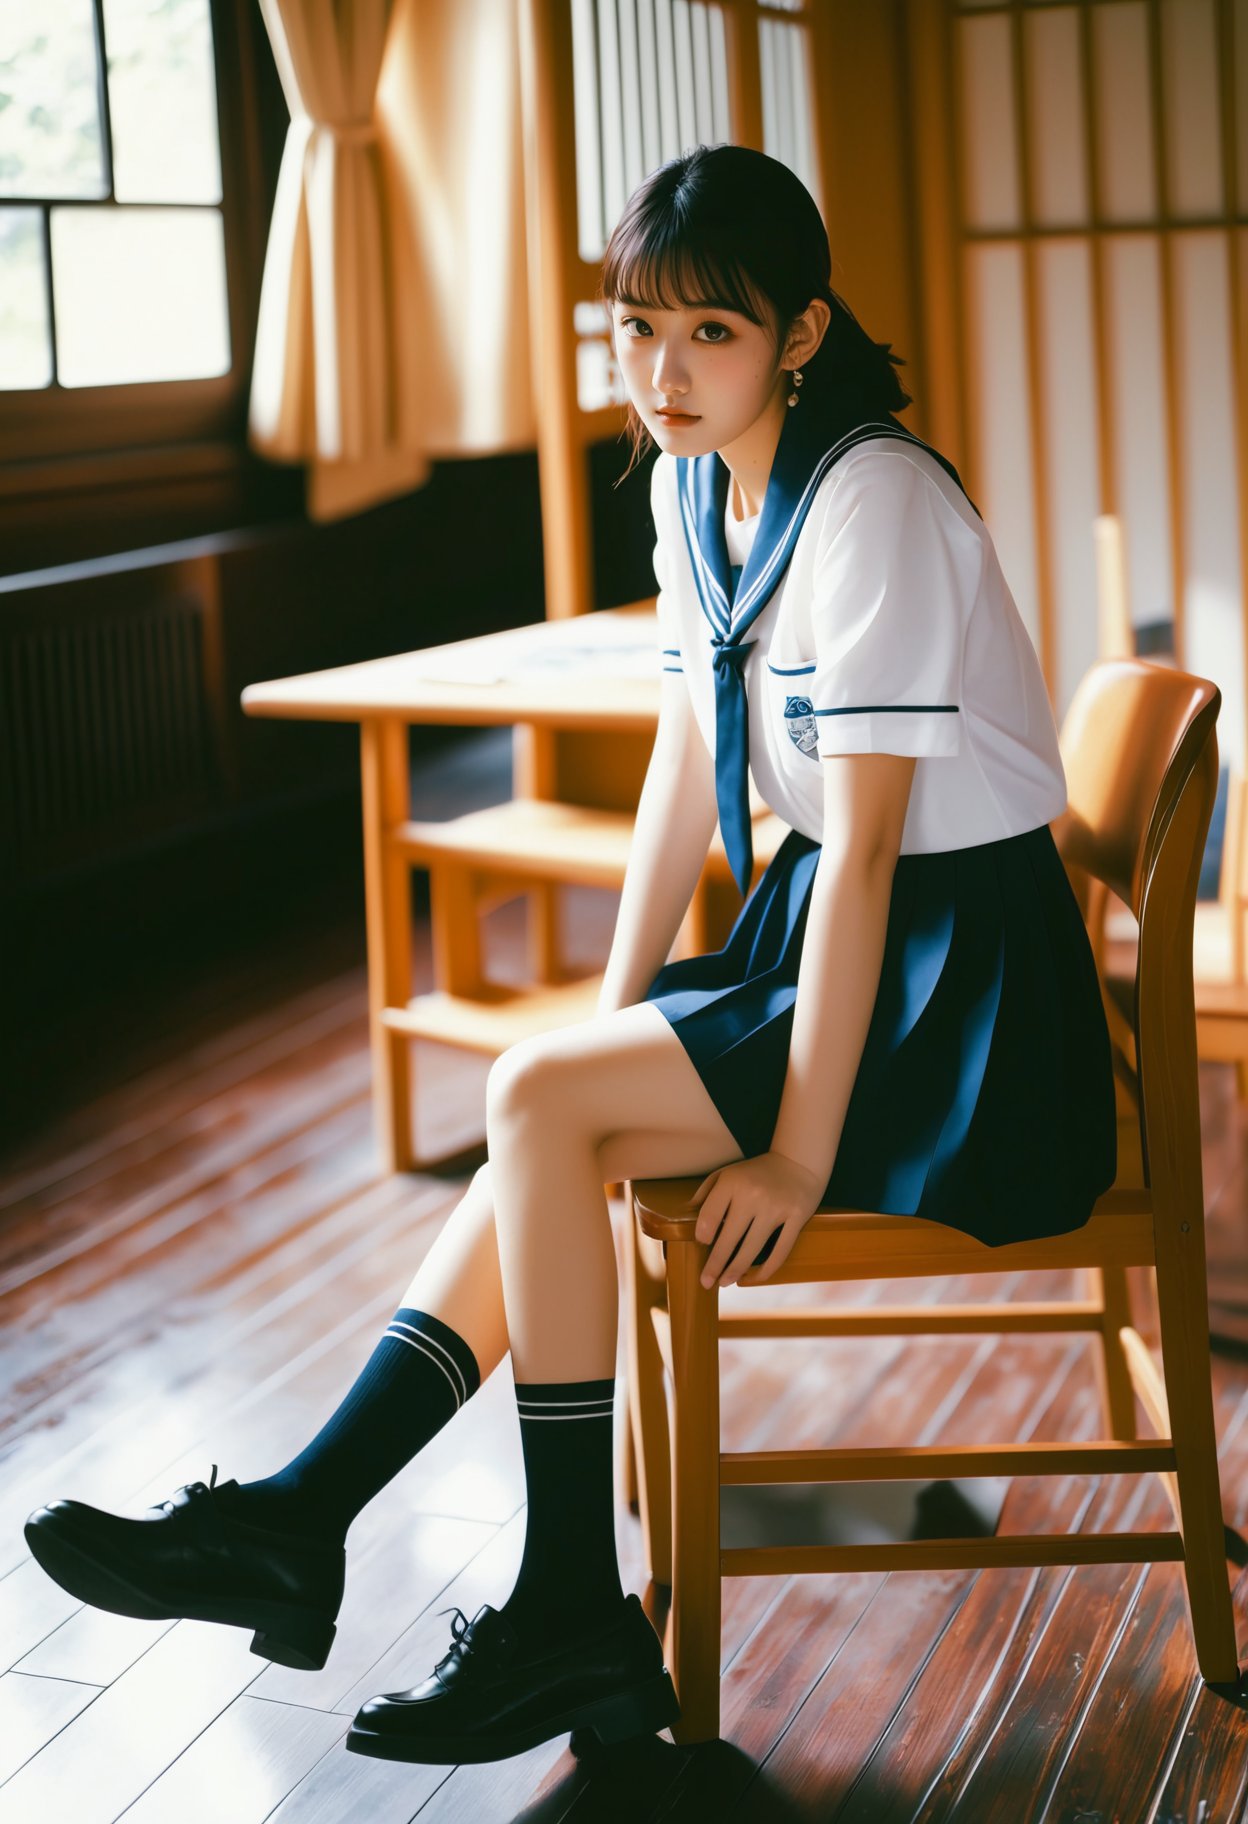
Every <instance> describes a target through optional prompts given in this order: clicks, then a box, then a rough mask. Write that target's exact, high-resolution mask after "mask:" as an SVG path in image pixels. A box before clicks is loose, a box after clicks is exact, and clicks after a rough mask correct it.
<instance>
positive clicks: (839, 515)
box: [642, 395, 1117, 1244]
mask: <svg viewBox="0 0 1248 1824" xmlns="http://www.w3.org/2000/svg"><path fill="white" fill-rule="evenodd" d="M815 403H816V402H815V401H814V400H812V399H811V398H810V397H809V395H807V397H805V398H803V399H802V400H801V402H800V403H799V404H798V405H797V406H796V407H793V408H791V409H790V410H789V412H788V415H787V417H786V419H785V422H784V426H783V428H782V432H781V437H780V442H779V445H778V447H777V450H776V455H775V458H774V461H773V466H772V470H771V474H770V476H769V479H768V484H767V491H766V497H765V500H764V503H763V506H762V510H761V512H760V513H758V514H756V515H754V516H753V517H752V518H750V519H746V520H744V521H738V520H737V519H736V517H735V516H734V514H733V511H732V506H731V502H730V499H729V492H730V479H731V478H730V475H729V471H728V468H727V466H726V465H725V463H724V462H723V460H722V459H721V458H720V456H719V455H718V453H717V452H714V451H712V452H710V453H708V454H706V455H704V456H698V457H693V458H688V457H677V456H674V455H672V454H670V453H668V452H663V453H661V454H660V456H659V458H658V460H657V462H656V463H655V465H654V468H653V470H652V474H651V506H652V510H653V515H654V521H655V531H656V536H657V543H656V546H655V553H654V563H655V574H656V580H657V582H658V586H659V593H658V619H659V647H660V651H661V657H660V660H659V663H660V666H661V669H662V673H663V683H664V688H665V689H686V690H687V691H688V693H689V699H690V703H691V705H692V708H693V712H694V716H695V718H696V721H697V723H698V726H699V728H700V730H701V732H702V735H703V738H704V740H705V742H706V745H707V749H708V751H709V752H710V754H711V755H712V757H713V758H714V760H715V772H716V793H717V798H718V802H719V811H720V825H721V829H722V830H723V834H724V840H725V844H726V846H727V849H728V855H729V861H730V863H731V865H732V867H733V872H734V874H735V875H736V877H737V879H738V882H739V884H741V886H742V890H743V892H744V891H745V890H746V887H747V886H748V882H749V877H750V870H751V866H752V849H751V842H750V816H749V804H748V795H747V793H748V777H747V768H748V775H752V778H753V781H754V785H755V787H756V789H757V791H758V793H759V794H760V795H761V797H762V798H763V799H764V800H765V802H766V803H767V804H768V805H769V806H770V807H771V809H772V810H774V811H775V812H776V813H777V815H778V816H780V817H781V818H782V819H783V820H784V821H785V822H786V823H788V824H789V825H790V834H789V835H788V836H786V837H785V839H784V841H783V842H782V844H781V845H780V848H779V850H778V851H777V853H776V855H775V856H774V858H773V860H772V861H771V863H770V864H769V865H768V867H767V869H766V871H765V873H764V874H763V876H762V878H761V880H760V881H759V882H758V884H757V886H756V887H755V888H754V889H753V891H752V893H750V894H749V896H748V898H747V899H746V900H745V903H744V905H743V907H742V910H741V912H740V914H739V916H738V918H737V920H736V923H735V925H734V926H733V929H732V932H731V933H730V935H729V937H728V939H727V942H726V943H725V945H724V947H723V948H722V949H721V950H718V951H716V952H714V953H712V954H710V955H707V956H699V957H690V958H684V959H681V960H679V961H676V962H670V963H668V964H666V965H665V966H664V967H663V968H662V969H661V970H660V971H659V973H658V975H657V976H656V977H655V979H654V981H653V982H652V983H651V984H650V985H649V987H648V988H647V990H646V993H645V995H644V996H643V997H642V998H643V999H645V1000H650V1001H653V1002H654V1004H655V1005H656V1006H657V1007H658V1008H659V1009H660V1010H661V1011H662V1013H663V1014H664V1015H665V1017H666V1018H667V1019H668V1021H669V1022H670V1023H671V1025H672V1027H673V1029H674V1031H675V1032H676V1034H677V1036H678V1037H679V1038H680V1040H681V1043H682V1044H683V1045H684V1047H685V1049H686V1051H687V1052H688V1054H689V1056H690V1058H691V1060H692V1061H693V1063H694V1066H695V1067H696V1069H697V1070H698V1073H699V1075H700V1077H701V1078H702V1081H703V1082H704V1084H705V1085H706V1088H707V1090H708V1092H709V1094H710V1096H711V1098H712V1100H713V1101H714V1103H715V1105H716V1107H717V1109H718V1110H719V1112H720V1114H721V1115H722V1116H723V1119H724V1121H725V1124H726V1125H727V1127H728V1128H729V1130H730V1131H731V1133H732V1134H733V1137H734V1139H735V1140H736V1142H737V1144H738V1146H739V1147H740V1148H741V1151H742V1153H743V1154H744V1155H745V1156H746V1157H747V1158H748V1157H752V1156H754V1155H756V1154H759V1153H763V1152H766V1151H767V1149H768V1147H769V1146H770V1144H771V1138H772V1134H773V1131H774V1128H775V1123H776V1117H777V1115H778V1113H779V1108H780V1098H781V1094H782V1091H783V1087H784V1076H785V1069H786V1066H787V1060H788V1046H789V1036H790V1032H791V1029H792V1020H793V1005H794V1001H795V998H796V991H797V975H798V965H799V962H800V959H801V948H802V939H803V932H804V928H805V923H806V916H807V911H808V907H809V902H810V893H811V888H812V885H813V880H814V873H815V866H816V863H817V861H818V858H819V852H820V842H821V838H822V832H823V769H824V766H825V764H826V763H827V757H829V756H836V755H843V754H855V753H893V754H907V755H912V756H914V757H915V762H916V764H915V769H914V779H913V785H912V788H911V792H910V799H909V805H908V809H907V813H906V819H905V825H904V828H903V832H902V838H901V847H900V853H899V856H898V860H897V866H896V871H895V873H894V877H893V888H892V896H891V901H890V906H889V912H888V924H887V929H886V935H885V945H884V957H883V962H882V966H881V972H880V982H879V988H878V990H877V994H876V998H875V1004H874V1008H873V1012H872V1016H871V1022H870V1027H869V1030H868V1033H867V1038H866V1042H865V1045H864V1047H863V1051H862V1056H861V1062H860V1064H859V1067H858V1072H857V1077H856V1080H855V1084H854V1088H853V1092H852V1095H851V1097H850V1102H849V1106H848V1109H847V1112H846V1116H845V1120H844V1124H843V1127H842V1132H841V1137H840V1142H839V1146H838V1151H837V1155H836V1161H835V1164H834V1167H833V1170H832V1174H831V1177H830V1179H829V1181H828V1185H827V1188H826V1191H825V1201H827V1202H830V1203H832V1204H839V1205H844V1206H853V1207H855V1208H859V1209H867V1210H877V1211H883V1212H888V1213H892V1214H898V1215H919V1216H926V1217H931V1218H933V1219H934V1220H936V1221H939V1222H944V1223H948V1224H950V1225H951V1226H952V1227H955V1228H959V1229H962V1230H964V1231H965V1232H966V1233H968V1234H972V1235H975V1236H977V1237H978V1238H979V1239H980V1240H982V1241H984V1242H986V1243H989V1244H999V1243H1003V1242H1008V1241H1013V1240H1021V1239H1024V1238H1028V1237H1034V1236H1041V1235H1051V1234H1059V1233H1064V1232H1065V1231H1067V1230H1069V1229H1072V1228H1077V1227H1079V1226H1081V1225H1082V1224H1083V1223H1084V1222H1086V1220H1087V1218H1088V1216H1089V1215H1090V1213H1091V1209H1092V1205H1093V1203H1094V1202H1095V1200H1096V1198H1097V1197H1098V1196H1099V1195H1100V1194H1101V1193H1102V1192H1103V1191H1104V1190H1106V1189H1107V1188H1108V1186H1109V1185H1110V1184H1111V1183H1112V1182H1113V1179H1114V1176H1115V1170H1116V1150H1117V1129H1116V1114H1115V1103H1114V1090H1113V1071H1112V1063H1111V1057H1110V1043H1109V1034H1108V1030H1107V1027H1106V1022H1105V1014H1104V1009H1103V1006H1102V1003H1101V997H1100V989H1099V984H1098V981H1097V975H1096V967H1095V963H1094V960H1093V956H1092V950H1091V946H1090V943H1089V941H1088V936H1087V931H1086V928H1085V926H1084V922H1083V917H1082V914H1081V913H1080V910H1079V905H1078V902H1077V900H1076V898H1075V895H1074V892H1073V890H1072V888H1071V885H1070V882H1069V880H1068V878H1067V875H1066V871H1065V868H1064V866H1063V864H1062V861H1061V858H1060V856H1059V855H1058V852H1057V849H1056V846H1055V844H1054V841H1053V837H1052V833H1051V831H1050V829H1049V822H1050V820H1051V819H1052V818H1054V817H1056V816H1058V815H1059V814H1060V813H1061V811H1062V810H1063V809H1064V808H1065V805H1066V780H1065V774H1064V771H1063V768H1062V761H1061V754H1060V751H1059V747H1058V738H1057V729H1056V726H1055V724H1054V720H1053V714H1052V710H1051V707H1050V704H1049V699H1048V694H1047V691H1046V689H1045V684H1044V679H1043V676H1042V674H1041V671H1040V667H1039V663H1038V661H1037V658H1036V653H1035V650H1034V648H1033V646H1032V644H1031V641H1030V639H1029V637H1028V634H1027V631H1026V629H1025V627H1024V626H1023V623H1022V621H1021V618H1020V617H1019V614H1018V610H1017V608H1016V606H1015V604H1014V601H1013V598H1012V597H1011V595H1010V591H1009V588H1008V586H1007V585H1006V582H1005V578H1004V576H1003V575H1002V572H1001V567H1000V564H999V563H998V561H997V555H996V551H995V549H994V547H993V543H992V540H991V538H990V536H989V534H988V532H987V529H986V527H985V526H984V523H983V520H982V518H981V517H980V515H979V513H978V511H977V509H976V507H975V505H974V503H973V502H972V501H971V500H970V499H969V497H968V496H967V494H966V492H965V490H964V489H963V487H962V483H961V480H960V478H959V476H958V474H957V471H956V470H955V469H954V467H953V465H952V464H951V463H949V462H948V461H947V460H946V459H945V458H944V457H943V456H941V455H940V454H939V453H938V452H937V451H935V450H933V449H932V448H931V446H930V445H928V444H926V443H924V442H923V441H922V440H921V439H919V438H917V437H915V436H914V434H913V433H912V432H910V431H908V430H907V429H906V428H905V427H904V426H903V425H901V424H900V423H898V421H897V420H896V419H895V418H893V417H891V416H887V415H885V416H884V417H881V416H880V415H879V414H878V413H872V412H870V411H869V410H867V409H866V408H864V407H862V406H861V405H859V404H856V403H855V401H854V400H853V398H852V397H849V396H842V397H840V398H839V399H833V400H832V401H831V402H827V403H825V404H824V405H823V406H822V407H821V408H819V407H817V408H816V409H815V410H813V411H812V410H811V407H812V406H815ZM836 1042H837V1039H836V1035H835V1034H829V1035H828V1043H829V1045H830V1046H831V1045H835V1044H836Z"/></svg>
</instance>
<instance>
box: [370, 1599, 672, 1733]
mask: <svg viewBox="0 0 1248 1824" xmlns="http://www.w3.org/2000/svg"><path fill="white" fill-rule="evenodd" d="M441 1613H442V1614H443V1615H445V1614H448V1613H452V1614H453V1615H454V1616H455V1617H456V1619H455V1620H453V1621H452V1622H451V1633H452V1634H453V1635H454V1642H453V1645H452V1646H451V1650H450V1652H449V1653H447V1655H446V1656H445V1658H443V1659H440V1660H439V1661H438V1663H437V1665H436V1666H435V1668H434V1670H433V1671H432V1672H431V1673H430V1675H429V1677H428V1678H427V1679H425V1681H424V1683H423V1684H420V1685H416V1686H414V1687H413V1688H412V1689H411V1690H410V1691H396V1692H391V1693H390V1694H388V1695H386V1696H383V1697H374V1698H372V1699H370V1701H369V1702H368V1703H366V1704H365V1705H364V1706H363V1708H362V1709H361V1710H359V1711H358V1713H357V1714H356V1718H355V1721H354V1723H353V1724H352V1725H351V1729H350V1732H349V1733H348V1735H347V1747H348V1748H350V1749H351V1750H352V1751H353V1752H354V1753H355V1754H371V1755H376V1756H377V1757H378V1758H379V1759H381V1760H384V1761H434V1762H455V1761H501V1760H505V1759H506V1758H507V1756H508V1755H512V1754H523V1753H524V1752H525V1751H526V1749H529V1748H535V1747H536V1746H537V1744H538V1743H539V1742H546V1741H549V1740H550V1738H551V1736H553V1735H563V1734H565V1733H566V1732H568V1731H571V1730H573V1729H575V1730H577V1731H579V1732H581V1734H580V1739H581V1741H582V1743H583V1742H584V1740H585V1732H586V1731H592V1733H593V1734H594V1735H596V1736H597V1737H598V1739H599V1741H600V1742H603V1743H607V1742H618V1741H623V1740H624V1739H626V1738H627V1737H628V1736H633V1735H652V1734H654V1732H655V1731H656V1730H659V1729H663V1728H665V1727H666V1725H667V1724H668V1723H674V1722H675V1721H676V1719H677V1717H678V1716H679V1715H680V1705H679V1704H678V1703H677V1701H676V1692H675V1690H674V1688H673V1686H672V1681H671V1678H670V1676H669V1674H668V1672H667V1670H666V1668H665V1667H664V1664H663V1646H662V1643H661V1641H660V1640H659V1637H658V1635H657V1634H656V1633H655V1631H654V1629H653V1628H652V1627H651V1625H650V1622H649V1620H648V1619H647V1617H646V1612H645V1610H644V1609H643V1608H642V1606H641V1603H640V1602H639V1601H638V1599H637V1597H636V1596H635V1595H629V1596H626V1597H625V1599H624V1601H623V1603H622V1604H621V1606H620V1610H619V1614H618V1617H617V1618H616V1619H615V1620H613V1621H611V1622H609V1623H608V1624H607V1625H606V1626H605V1627H602V1628H600V1629H598V1630H596V1631H595V1632H594V1633H592V1634H588V1635H585V1636H583V1637H582V1638H581V1639H579V1640H575V1641H573V1642H571V1643H570V1644H568V1645H565V1646H560V1647H555V1648H548V1649H544V1650H542V1651H541V1652H539V1653H536V1654H528V1653H526V1652H525V1650H524V1646H523V1643H522V1642H521V1641H520V1640H519V1639H518V1637H517V1635H516V1632H515V1629H514V1628H512V1627H511V1626H510V1625H509V1623H508V1622H507V1621H506V1619H505V1618H504V1616H503V1615H502V1614H501V1613H500V1612H499V1610H497V1609H492V1608H491V1607H490V1606H489V1604H488V1603H487V1604H486V1605H485V1607H484V1608H481V1609H478V1611H477V1613H476V1614H475V1615H474V1617H473V1618H472V1620H471V1621H469V1620H468V1617H467V1616H466V1615H465V1614H464V1612H463V1610H462V1609H455V1610H453V1611H448V1610H446V1609H443V1610H442V1611H441Z"/></svg>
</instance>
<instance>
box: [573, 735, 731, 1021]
mask: <svg viewBox="0 0 1248 1824" xmlns="http://www.w3.org/2000/svg"><path fill="white" fill-rule="evenodd" d="M697 738H698V740H699V741H700V740H701V737H700V736H698V737H697ZM704 751H705V750H704ZM714 793H715V786H714V775H713V774H712V773H710V772H709V770H708V767H707V766H703V765H702V764H701V762H700V758H699V756H698V754H697V752H696V749H694V750H692V751H690V749H689V748H688V747H684V748H683V750H682V748H681V747H680V746H678V745H677V744H676V743H675V742H674V743H673V744H672V748H671V750H670V751H668V752H656V754H655V756H654V758H653V760H652V761H651V765H650V767H649V770H648V771H647V773H646V778H645V783H644V785H643V787H642V792H641V797H640V800H639V801H638V805H637V820H636V823H635V824H634V826H633V840H632V845H631V847H630V849H629V856H628V867H627V870H626V872H625V876H624V886H623V889H622V891H621V894H620V910H619V913H618V915H617V918H616V922H615V935H614V937H613V938H612V941H611V954H610V957H609V959H608V962H607V967H606V970H605V972H604V974H603V980H602V988H601V991H600V993H599V997H598V1010H599V1012H600V1013H611V1012H614V1011H616V1010H617V1009H618V1008H620V1007H631V1006H632V1005H633V1004H634V1003H635V1002H636V1001H638V1000H640V999H641V996H642V995H643V994H644V993H645V991H646V989H647V988H648V987H649V985H650V983H651V982H652V981H653V980H654V977H655V976H656V975H657V974H658V972H659V970H660V969H661V968H662V966H663V964H664V963H665V962H666V961H667V958H668V953H669V951H670V950H671V947H672V944H673V942H674V940H675V937H676V933H677V931H678V930H679V928H680V921H681V920H682V918H683V917H684V916H685V913H686V912H687V911H688V909H689V902H690V900H691V899H692V898H693V892H694V888H695V887H696V886H697V884H698V880H699V877H700V876H701V873H702V868H703V864H704V863H705V861H706V854H707V850H708V849H709V847H710V842H711V836H712V834H713V833H714V829H715V816H716V811H715V796H714Z"/></svg>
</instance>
